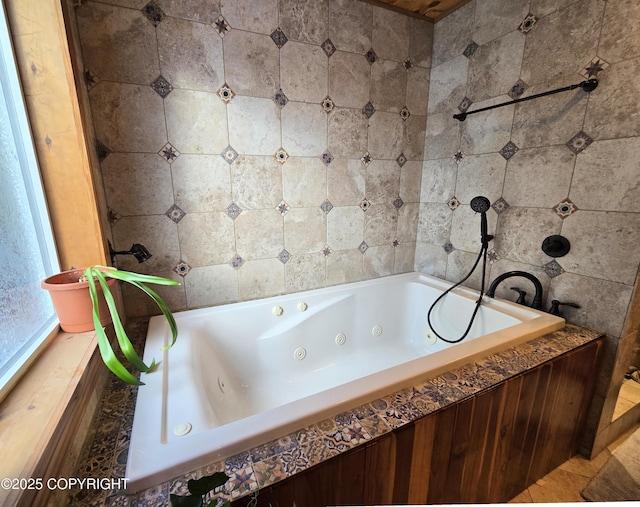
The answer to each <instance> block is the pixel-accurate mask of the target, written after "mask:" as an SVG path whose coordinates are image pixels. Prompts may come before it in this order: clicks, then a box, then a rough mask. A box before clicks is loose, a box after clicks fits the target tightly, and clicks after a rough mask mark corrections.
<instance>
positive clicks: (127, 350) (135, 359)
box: [93, 269, 150, 372]
mask: <svg viewBox="0 0 640 507" xmlns="http://www.w3.org/2000/svg"><path fill="white" fill-rule="evenodd" d="M93 274H94V276H95V277H96V278H97V279H98V281H99V282H100V285H101V286H102V292H103V293H104V298H105V300H106V302H107V306H108V307H109V312H111V320H112V321H113V327H114V329H115V332H116V337H117V338H118V344H119V345H120V350H122V353H123V354H124V356H125V357H126V358H127V360H128V361H129V362H130V363H131V364H132V365H133V367H134V368H136V369H137V370H138V371H145V372H146V371H149V370H150V367H149V366H147V365H146V364H145V363H144V362H143V361H142V359H141V358H140V356H139V355H138V353H137V352H136V350H135V348H134V347H133V345H132V343H131V340H129V337H128V336H127V332H126V331H125V329H124V326H123V325H122V321H121V320H120V315H119V313H118V309H117V307H116V302H115V300H114V299H113V294H111V290H110V289H109V285H108V284H107V280H106V278H105V277H104V274H103V272H102V271H100V270H97V269H94V270H93Z"/></svg>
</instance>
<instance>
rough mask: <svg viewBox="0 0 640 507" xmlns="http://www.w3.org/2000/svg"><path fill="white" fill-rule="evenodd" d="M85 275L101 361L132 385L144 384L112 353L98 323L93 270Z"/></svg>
mask: <svg viewBox="0 0 640 507" xmlns="http://www.w3.org/2000/svg"><path fill="white" fill-rule="evenodd" d="M85 276H86V278H87V281H88V282H89V294H90V295H91V302H92V304H93V324H94V327H95V330H96V338H97V340H98V348H99V350H100V355H101V356H102V361H103V362H104V364H105V365H106V367H107V368H109V370H111V372H112V373H113V374H114V375H116V376H117V377H118V378H119V379H120V380H123V381H124V382H126V383H128V384H132V385H144V383H143V382H141V381H140V380H139V379H137V378H136V377H135V376H134V375H132V374H131V373H130V372H129V371H128V370H127V369H126V368H125V367H124V366H123V365H122V363H121V362H120V361H119V360H118V358H117V357H116V355H115V354H114V353H113V349H112V348H111V343H109V338H107V334H106V333H105V332H104V328H103V327H102V324H101V323H100V310H99V308H98V290H97V289H96V283H95V279H94V277H93V271H92V269H91V268H87V269H86V270H85Z"/></svg>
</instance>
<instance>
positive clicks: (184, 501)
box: [169, 493, 203, 507]
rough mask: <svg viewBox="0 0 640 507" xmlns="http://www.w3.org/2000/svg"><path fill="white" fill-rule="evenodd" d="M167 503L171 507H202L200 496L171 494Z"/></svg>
mask: <svg viewBox="0 0 640 507" xmlns="http://www.w3.org/2000/svg"><path fill="white" fill-rule="evenodd" d="M169 501H170V502H171V507H202V505H203V503H202V497H201V496H180V495H174V494H173V493H172V494H170V495H169Z"/></svg>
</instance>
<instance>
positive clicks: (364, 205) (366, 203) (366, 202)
mask: <svg viewBox="0 0 640 507" xmlns="http://www.w3.org/2000/svg"><path fill="white" fill-rule="evenodd" d="M370 207H371V201H370V200H369V199H367V198H366V197H365V198H364V199H362V201H360V209H361V210H362V211H367V210H368V209H369V208H370Z"/></svg>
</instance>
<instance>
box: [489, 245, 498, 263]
mask: <svg viewBox="0 0 640 507" xmlns="http://www.w3.org/2000/svg"><path fill="white" fill-rule="evenodd" d="M487 259H488V260H489V264H495V263H496V262H498V261H499V260H500V256H499V255H498V252H496V251H495V250H494V249H493V248H492V249H491V250H489V251H488V252H487Z"/></svg>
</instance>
